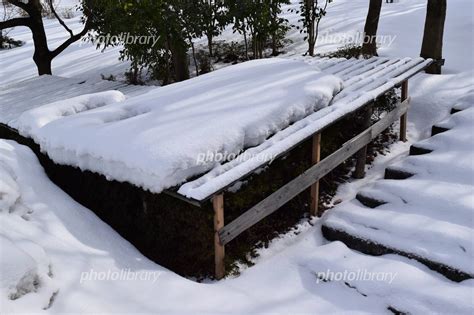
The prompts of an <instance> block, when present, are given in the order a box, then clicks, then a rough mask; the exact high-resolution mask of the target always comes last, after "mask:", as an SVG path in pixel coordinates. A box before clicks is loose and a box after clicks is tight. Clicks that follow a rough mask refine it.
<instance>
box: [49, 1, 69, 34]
mask: <svg viewBox="0 0 474 315" xmlns="http://www.w3.org/2000/svg"><path fill="white" fill-rule="evenodd" d="M48 4H49V7H50V8H51V12H53V14H54V16H55V17H56V19H57V20H58V21H59V24H61V25H62V26H63V27H64V29H65V30H66V31H67V32H68V33H69V35H71V37H73V36H74V33H73V32H72V31H71V29H70V28H69V27H67V25H66V23H64V21H63V20H62V19H61V17H60V16H59V15H58V13H57V12H56V10H55V9H54V5H53V0H48Z"/></svg>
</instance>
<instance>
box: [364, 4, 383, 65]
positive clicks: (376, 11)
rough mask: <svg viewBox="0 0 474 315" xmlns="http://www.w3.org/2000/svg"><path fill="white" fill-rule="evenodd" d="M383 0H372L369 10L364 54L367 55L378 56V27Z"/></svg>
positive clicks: (365, 30)
mask: <svg viewBox="0 0 474 315" xmlns="http://www.w3.org/2000/svg"><path fill="white" fill-rule="evenodd" d="M381 10H382V0H370V3H369V12H368V13H367V19H366V20H365V27H364V42H363V44H362V54H363V55H364V56H365V57H372V56H377V40H376V39H377V28H378V26H379V18H380V11H381Z"/></svg>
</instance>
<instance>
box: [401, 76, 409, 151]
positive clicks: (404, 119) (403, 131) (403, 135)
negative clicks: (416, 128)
mask: <svg viewBox="0 0 474 315" xmlns="http://www.w3.org/2000/svg"><path fill="white" fill-rule="evenodd" d="M407 98H408V80H405V81H403V83H402V101H404V100H406V99H407ZM400 141H403V142H406V141H407V114H404V115H402V116H401V117H400Z"/></svg>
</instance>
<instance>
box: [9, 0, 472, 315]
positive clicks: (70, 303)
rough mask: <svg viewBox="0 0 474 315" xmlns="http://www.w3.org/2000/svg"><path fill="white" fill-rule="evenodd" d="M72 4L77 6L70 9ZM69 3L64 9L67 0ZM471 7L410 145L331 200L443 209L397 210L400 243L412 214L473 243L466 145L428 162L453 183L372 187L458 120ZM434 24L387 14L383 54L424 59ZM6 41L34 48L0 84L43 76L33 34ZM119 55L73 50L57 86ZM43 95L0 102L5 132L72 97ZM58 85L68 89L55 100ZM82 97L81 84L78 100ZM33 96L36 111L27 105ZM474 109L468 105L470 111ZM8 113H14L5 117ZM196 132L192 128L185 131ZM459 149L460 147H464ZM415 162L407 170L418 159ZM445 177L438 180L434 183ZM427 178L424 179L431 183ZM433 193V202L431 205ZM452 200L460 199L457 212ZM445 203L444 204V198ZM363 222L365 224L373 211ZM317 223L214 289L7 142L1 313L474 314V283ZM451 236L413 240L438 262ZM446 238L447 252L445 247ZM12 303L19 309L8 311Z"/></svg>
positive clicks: (446, 140)
mask: <svg viewBox="0 0 474 315" xmlns="http://www.w3.org/2000/svg"><path fill="white" fill-rule="evenodd" d="M74 1H75V0H67V3H70V2H72V3H74ZM63 2H64V3H66V0H63ZM367 3H368V2H367V1H365V0H356V1H355V0H338V1H333V2H332V3H331V4H330V5H329V7H328V14H327V16H326V17H325V18H324V19H323V20H322V22H321V34H325V33H326V32H328V33H329V34H330V35H342V36H350V35H353V34H355V33H357V32H361V31H362V30H363V27H364V22H365V16H366V13H367ZM473 5H474V2H473V1H471V0H456V1H449V3H448V10H447V19H446V29H445V44H444V47H443V48H444V52H443V53H444V57H445V58H446V66H445V67H444V69H443V72H444V73H445V74H444V75H441V76H430V75H424V74H423V75H418V76H417V77H416V78H414V79H412V80H411V82H410V94H411V96H412V107H411V108H410V111H409V115H408V119H409V124H408V139H409V142H407V143H396V144H394V145H392V146H391V147H390V153H389V154H387V155H385V156H378V157H377V158H376V160H375V161H374V164H373V165H372V166H371V168H370V169H368V170H367V176H366V177H365V178H364V179H363V180H356V181H350V182H348V183H346V184H344V185H341V186H340V187H339V189H338V194H337V196H336V197H335V199H334V201H338V202H339V201H340V200H342V201H348V202H345V203H341V204H340V205H338V206H337V207H336V209H335V211H344V210H341V209H343V208H344V207H347V206H349V207H353V209H354V210H355V211H360V210H361V207H354V204H353V203H352V202H351V201H350V200H351V199H352V198H353V197H354V196H355V194H356V193H357V192H358V191H359V190H361V189H371V190H373V192H374V193H375V192H376V193H377V194H382V195H383V196H384V197H385V196H390V198H389V200H388V201H390V202H391V203H392V207H394V206H395V205H399V204H400V200H401V199H400V198H399V197H400V196H402V195H403V197H407V198H408V201H409V202H411V203H413V202H415V204H416V201H415V199H416V198H418V196H421V200H424V201H429V203H430V205H434V206H435V207H433V210H430V209H426V208H422V207H417V208H416V209H415V208H414V207H406V208H405V207H397V208H396V210H397V211H398V209H401V212H400V213H397V218H398V217H400V218H401V217H403V222H401V223H400V224H399V225H404V224H405V223H406V224H407V227H406V228H403V229H402V232H403V233H406V232H409V229H410V228H416V227H414V226H413V225H412V224H410V222H409V220H408V219H409V217H408V216H406V214H407V213H408V212H409V211H412V210H419V209H421V210H422V211H421V212H420V213H412V218H416V219H417V220H416V222H417V223H418V226H417V227H418V228H424V229H425V231H427V230H429V229H430V226H429V224H432V223H434V224H435V225H436V224H439V223H440V222H443V221H444V222H445V223H449V224H450V226H451V227H453V228H454V229H457V228H458V227H459V228H461V230H460V231H461V232H462V235H461V236H465V235H466V234H465V231H466V230H465V229H464V228H465V227H466V226H467V225H469V224H470V222H472V217H469V213H470V211H472V209H473V208H474V205H473V204H472V203H469V202H470V199H469V196H468V194H471V192H470V189H471V188H470V187H469V183H468V182H467V181H468V180H469V178H468V174H470V173H471V172H472V164H471V166H469V165H468V162H467V161H466V160H464V159H461V163H460V166H461V167H460V168H457V166H456V164H457V161H458V159H459V157H460V155H459V154H454V153H450V152H449V151H448V150H447V148H448V147H450V146H451V145H452V146H453V148H454V151H453V152H460V153H461V152H462V154H464V153H466V152H468V151H470V152H471V153H472V147H468V146H467V145H465V143H464V142H463V141H457V140H456V139H453V138H452V137H450V136H449V135H448V134H446V135H444V136H442V137H441V134H440V135H439V137H436V140H434V139H435V138H432V139H431V140H427V142H426V143H424V145H426V146H432V148H437V149H438V150H442V151H443V152H444V155H445V158H442V156H441V155H438V161H435V160H432V161H429V163H428V165H429V168H426V169H425V170H428V169H429V170H432V166H435V165H436V164H439V165H440V166H441V167H444V168H446V172H445V173H444V174H442V176H443V177H444V176H445V177H444V178H445V179H446V180H441V181H439V182H436V181H435V180H434V179H432V180H427V181H425V180H418V182H416V183H415V182H412V184H413V185H410V190H411V191H412V193H409V192H407V189H405V188H404V187H395V186H390V187H389V188H387V189H386V188H385V187H384V186H383V185H381V186H379V185H380V182H381V181H378V182H377V183H375V184H374V181H376V180H377V179H380V178H382V177H383V171H384V169H385V167H386V166H387V165H390V164H393V163H398V162H401V161H404V160H405V157H406V155H407V152H408V148H409V146H410V144H412V143H413V142H415V141H420V140H422V139H425V138H427V137H428V136H429V131H430V128H431V125H432V124H433V123H436V122H438V121H440V120H443V119H445V118H446V117H448V114H449V110H450V109H451V107H452V106H453V105H455V103H453V100H455V99H461V98H460V97H462V96H463V95H464V94H467V93H468V91H469V89H470V88H471V86H472V78H473V77H474V73H473V69H474V58H473V51H474V50H473V46H472V38H473V32H474V31H473V30H474V19H473ZM297 6H298V3H297V1H296V0H294V1H292V4H290V5H289V7H291V8H297ZM425 14H426V0H397V1H395V3H391V4H386V3H385V2H384V3H383V8H382V14H381V18H380V24H379V34H383V35H392V36H396V40H395V41H394V42H393V44H392V45H387V44H384V45H381V48H380V49H379V54H380V55H381V56H383V57H390V58H395V57H406V56H409V57H417V56H418V55H419V51H420V46H421V38H422V31H423V24H424V18H425ZM284 16H285V17H286V18H288V19H289V20H290V22H291V23H292V24H297V23H296V22H297V20H298V18H299V17H298V16H297V15H295V14H292V13H289V12H285V13H284ZM66 22H67V23H68V25H69V26H70V27H71V28H72V29H73V30H74V31H76V32H77V31H78V30H80V29H81V28H82V25H81V23H80V21H79V17H76V18H74V19H70V20H67V21H66ZM45 25H46V31H47V33H48V35H49V36H48V39H49V43H50V47H51V48H54V47H56V46H58V45H59V44H60V43H61V42H63V41H64V40H65V39H66V38H67V37H68V36H69V35H68V33H67V32H66V31H65V30H64V29H63V28H62V26H61V25H59V23H58V22H57V21H55V20H45ZM9 35H10V36H13V37H14V38H15V39H21V40H24V41H26V42H27V43H26V45H25V46H23V47H20V48H16V49H11V50H3V51H0V82H1V83H2V85H3V84H13V83H14V82H16V81H18V80H25V79H29V78H32V77H34V76H35V75H36V69H35V67H34V63H33V61H32V58H31V57H32V55H33V45H32V41H31V32H30V31H29V30H28V29H27V28H15V29H14V30H12V31H11V32H10V33H9ZM221 38H225V39H227V40H240V39H241V38H239V37H238V35H236V34H233V33H232V31H231V30H229V29H226V30H225V32H224V34H223V36H222V37H221ZM289 38H291V39H292V40H293V41H294V42H293V43H292V44H290V45H289V46H288V47H287V49H286V52H287V53H286V54H285V57H287V56H291V58H296V59H302V58H301V55H302V54H303V53H304V52H305V50H306V44H305V43H304V42H303V41H302V35H301V34H299V32H298V31H297V30H292V31H291V32H290V34H289ZM341 46H342V44H341V43H338V42H331V41H327V40H326V39H325V37H324V36H323V37H320V39H319V40H318V45H317V48H316V49H317V52H328V51H332V50H335V49H336V48H338V47H341ZM119 50H120V47H116V48H113V49H110V50H106V51H105V52H104V53H100V52H99V51H97V50H96V49H95V48H94V47H93V46H92V45H91V44H85V43H77V44H74V45H73V46H71V47H69V48H68V49H66V51H64V52H63V53H62V54H61V55H59V56H58V57H57V58H55V59H54V61H53V69H54V74H55V75H61V76H66V77H69V78H71V79H74V80H76V81H77V82H81V81H83V80H89V79H91V78H92V79H97V78H100V74H105V75H109V74H114V75H120V74H123V72H124V71H125V69H126V68H127V67H128V63H122V62H119V61H118V60H117V58H118V51H119ZM306 59H307V60H311V58H306ZM56 78H58V79H59V81H60V80H61V79H60V78H59V77H56ZM79 78H80V80H78V79H79ZM35 80H36V79H35ZM38 82H39V81H38ZM57 82H58V80H56V83H57ZM40 84H41V85H42V86H43V87H44V89H43V91H44V93H41V94H35V95H32V94H25V91H27V89H28V87H29V86H28V87H25V88H24V89H22V90H21V91H20V92H19V93H16V94H15V93H11V94H9V95H10V96H11V97H10V96H9V97H8V98H6V97H5V94H2V95H0V101H1V102H0V121H2V122H3V121H4V119H6V116H4V114H3V113H8V115H11V116H8V117H11V118H14V119H16V118H17V117H18V116H19V115H20V114H21V113H22V112H24V111H25V109H30V108H33V107H36V105H37V104H41V105H43V104H47V103H50V102H51V101H50V100H51V99H54V97H52V96H53V95H54V94H56V92H59V93H60V94H61V95H63V93H64V89H62V88H60V87H59V86H57V85H54V84H46V80H44V81H43V82H41V83H40ZM55 86H56V87H58V88H57V89H58V91H55ZM2 87H3V86H2ZM75 87H76V86H75V85H74V86H72V87H71V89H75ZM101 90H102V91H103V90H104V89H101ZM93 92H94V90H89V91H84V92H83V93H82V94H84V93H93ZM79 94H81V93H79ZM79 94H75V95H68V96H67V97H65V98H70V97H74V96H77V95H79ZM125 94H127V93H125ZM15 95H16V96H17V97H18V98H19V97H20V96H24V97H23V100H24V102H23V104H24V106H21V108H19V109H17V108H14V107H11V108H6V106H4V105H5V100H10V101H12V102H13V101H14V100H15ZM27 95H28V96H27ZM29 97H31V100H33V102H28V98H29ZM57 100H58V99H54V100H53V101H57ZM470 102H471V104H472V99H471V101H470ZM119 104H120V103H119ZM119 104H116V105H119ZM463 104H464V105H463V106H464V107H465V108H467V107H468V104H467V102H463ZM121 105H123V103H121V104H120V106H121ZM113 106H115V105H113ZM2 107H3V109H5V111H2V109H1V108H2ZM465 108H464V109H465ZM457 117H458V118H456V120H446V121H445V123H446V124H449V125H450V126H453V125H455V124H456V123H457V122H458V121H457V119H461V118H459V117H461V116H457ZM462 117H463V118H462V120H463V119H466V117H465V116H462ZM61 120H62V119H61ZM7 121H10V120H9V119H8V120H7ZM58 121H60V120H58ZM472 125H474V122H473V121H471V126H472ZM465 126H467V125H465ZM186 127H187V126H183V130H184V129H186ZM465 130H466V133H469V132H472V130H471V131H470V130H468V128H467V127H465ZM454 132H455V131H454ZM459 136H460V137H461V139H467V138H469V136H468V135H467V134H459ZM432 141H433V143H432ZM463 143H464V144H463ZM461 145H464V147H462V148H461ZM471 153H468V154H469V155H471ZM461 157H462V155H461ZM408 162H409V163H408V164H411V162H416V161H408ZM402 163H407V162H406V161H405V162H402ZM408 164H403V166H404V167H405V166H408ZM417 170H421V171H422V170H423V168H422V167H420V166H419V165H418V167H417ZM451 170H453V173H452V174H450V171H451ZM465 171H466V173H465V174H464V173H463V172H465ZM422 174H423V172H422ZM440 174H441V173H439V172H437V173H435V176H440ZM457 175H459V176H457ZM421 176H423V178H425V179H427V174H424V175H421ZM414 180H415V179H414ZM471 183H472V181H471ZM434 184H435V185H434ZM430 185H433V186H432V187H431V186H430ZM458 188H461V190H458ZM425 189H426V194H423V193H422V192H423V190H425ZM446 192H449V193H446ZM461 192H463V193H465V194H464V195H463V194H462V193H461ZM451 195H454V196H457V197H461V198H460V199H456V200H455V201H454V203H452V204H451V203H450V201H452V199H451V198H450V196H451ZM471 195H472V194H471ZM443 196H444V197H446V198H445V199H443V198H442V197H443ZM387 198H388V197H387ZM431 199H432V200H431ZM402 202H403V201H402ZM438 202H439V204H440V205H447V206H448V208H449V209H450V210H453V208H454V207H455V206H461V207H460V208H459V209H460V210H459V211H457V209H455V211H444V210H443V209H442V208H441V207H440V206H438V205H437V203H438ZM417 205H418V204H417ZM372 211H379V210H372ZM363 213H364V214H367V213H366V212H365V211H364V212H363ZM329 214H331V213H329ZM469 219H471V220H469ZM387 220H390V219H387ZM346 222H347V221H346ZM374 222H375V221H374ZM311 223H312V224H314V225H310V224H309V223H308V222H305V223H302V224H301V225H299V226H298V227H297V228H298V229H297V232H298V234H294V233H289V234H286V235H284V236H281V238H279V239H276V240H274V241H273V242H272V243H271V244H270V246H269V248H268V249H263V250H260V251H259V254H260V257H259V258H258V259H256V260H255V263H256V265H254V266H252V267H250V268H248V269H242V270H241V271H242V272H241V275H240V276H239V277H238V278H235V279H234V278H231V277H229V278H227V279H225V280H223V281H220V282H217V283H207V284H198V283H195V282H193V281H191V280H187V279H183V278H181V277H179V276H177V275H176V274H174V273H172V272H170V271H168V270H165V269H164V268H162V267H160V266H158V265H156V264H154V263H152V262H150V261H149V260H147V259H146V258H145V257H143V256H142V255H141V254H140V253H139V252H138V251H137V250H136V249H135V248H134V247H133V246H131V245H130V244H129V243H128V242H127V241H126V240H124V239H122V238H121V237H120V236H119V235H118V234H117V233H116V232H114V231H113V230H112V229H111V228H110V227H109V226H108V225H106V224H105V223H103V222H102V221H100V219H99V218H97V217H96V216H95V215H94V214H93V213H92V212H91V211H89V210H88V209H85V208H84V207H82V206H81V205H79V204H77V203H76V202H74V201H73V200H72V199H71V198H70V197H69V196H68V195H66V194H65V193H64V192H62V191H61V190H60V189H58V188H57V187H56V186H54V185H53V184H52V183H51V182H50V181H49V179H48V178H47V177H46V175H45V174H44V172H43V170H42V169H41V166H40V165H39V163H38V161H37V159H36V157H35V156H34V155H33V153H32V152H31V151H30V150H29V149H27V148H25V147H23V146H20V145H18V144H16V143H14V142H11V141H4V140H0V239H1V240H0V242H1V244H0V246H1V251H0V266H1V267H0V268H1V269H0V272H1V276H2V277H1V279H2V283H1V285H0V287H1V288H0V313H2V314H7V313H28V314H32V313H44V314H49V313H54V314H57V313H92V312H95V313H115V314H116V313H154V314H156V313H166V314H191V313H192V314H196V313H206V314H211V313H230V314H257V313H265V314H269V313H271V314H287V313H300V314H303V313H306V314H334V313H337V314H343V313H344V314H346V313H351V314H362V313H363V314H368V313H370V314H385V313H386V314H390V311H388V309H387V307H388V306H389V305H390V306H392V307H393V308H394V309H396V310H399V311H402V312H407V313H412V314H472V313H474V306H473V305H474V281H473V280H467V281H463V282H462V283H454V282H452V281H449V280H447V279H446V278H444V277H443V276H441V275H440V274H438V273H436V272H433V271H431V270H429V269H428V268H426V267H425V266H423V265H421V264H419V263H417V262H416V261H413V260H409V259H406V258H403V257H399V256H396V255H384V256H381V257H371V256H366V255H362V254H360V253H357V252H354V251H352V250H349V249H348V248H347V247H346V246H345V245H343V244H342V243H340V242H332V243H329V244H328V243H327V242H326V241H325V240H324V239H323V238H322V236H321V232H320V225H321V221H319V220H312V222H311ZM379 223H380V222H378V223H377V224H379ZM380 226H382V227H386V226H390V222H384V223H383V225H380ZM452 231H453V230H450V231H449V233H447V234H446V235H444V234H443V233H441V232H440V233H438V234H436V235H433V234H431V236H433V238H434V242H433V240H426V239H425V240H426V241H427V242H426V244H427V245H425V243H424V241H425V240H423V239H421V238H416V239H415V241H416V242H417V244H421V245H422V246H425V247H426V248H429V249H430V250H434V251H435V253H436V252H438V253H439V252H440V249H443V248H446V244H445V242H450V244H453V250H452V251H450V253H453V252H454V247H456V246H457V245H459V244H461V243H460V242H459V238H458V239H456V238H454V237H453V233H452ZM403 233H402V234H401V236H402V237H403ZM397 237H399V236H398V235H397V234H396V233H393V234H392V235H391V238H393V239H395V238H397ZM455 237H458V236H456V235H455ZM438 239H439V241H440V246H439V247H437V242H436V240H438ZM394 242H396V241H395V240H393V242H392V243H394ZM472 242H473V240H472V239H471V243H470V244H471V247H469V248H472ZM457 254H458V253H456V255H457ZM451 259H452V260H453V261H455V260H457V259H458V257H457V256H453V257H452V258H451ZM464 259H465V258H461V261H462V262H465V261H466V260H464ZM328 269H329V270H331V271H341V272H352V271H353V272H357V271H360V270H366V271H369V272H377V271H381V272H384V273H388V272H391V273H396V277H395V279H394V280H393V282H392V283H388V282H387V281H361V280H350V281H347V283H344V281H330V282H321V281H320V282H317V281H316V275H315V273H317V272H321V271H327V270H328ZM91 270H92V271H100V272H105V273H113V272H123V271H131V272H132V273H134V274H139V273H144V272H147V273H151V274H152V275H158V280H157V281H156V282H153V281H107V280H105V281H97V280H96V281H94V280H91V281H82V282H81V275H83V273H84V272H89V273H90V272H91ZM3 279H8V280H5V281H4V280H3ZM18 289H19V290H18ZM18 293H19V294H18ZM23 293H25V294H23ZM362 294H364V295H362ZM12 297H17V298H16V299H15V300H12ZM43 309H46V310H43Z"/></svg>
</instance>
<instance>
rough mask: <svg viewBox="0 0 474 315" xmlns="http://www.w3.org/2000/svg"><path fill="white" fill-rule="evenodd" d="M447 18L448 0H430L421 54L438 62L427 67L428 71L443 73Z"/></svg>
mask: <svg viewBox="0 0 474 315" xmlns="http://www.w3.org/2000/svg"><path fill="white" fill-rule="evenodd" d="M445 20H446V0H428V7H427V11H426V20H425V31H424V35H423V44H422V46H421V54H420V55H421V57H423V58H432V59H434V60H436V62H435V63H433V64H432V65H431V66H430V67H428V68H427V69H426V72H427V73H431V74H441V66H442V63H443V62H442V59H443V35H444V22H445Z"/></svg>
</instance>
